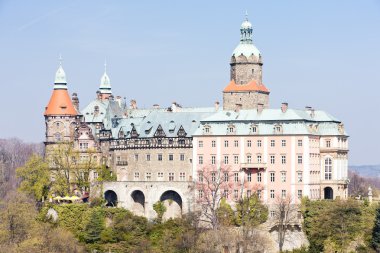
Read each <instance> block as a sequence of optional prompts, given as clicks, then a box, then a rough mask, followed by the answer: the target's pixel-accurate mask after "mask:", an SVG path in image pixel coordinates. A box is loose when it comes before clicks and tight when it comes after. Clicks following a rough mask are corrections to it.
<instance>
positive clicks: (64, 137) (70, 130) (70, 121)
mask: <svg viewBox="0 0 380 253" xmlns="http://www.w3.org/2000/svg"><path fill="white" fill-rule="evenodd" d="M44 116H45V124H46V139H45V146H46V149H48V148H49V147H50V146H52V145H54V144H57V143H60V142H69V141H72V140H73V138H74V130H75V127H76V124H77V121H78V120H79V112H78V111H77V109H76V108H75V107H74V105H73V103H72V101H71V99H70V96H69V93H68V92H67V82H66V74H65V71H64V70H63V68H62V63H61V59H60V64H59V68H58V70H57V72H56V74H55V81H54V89H53V93H52V95H51V97H50V101H49V103H48V105H47V106H46V108H45V112H44Z"/></svg>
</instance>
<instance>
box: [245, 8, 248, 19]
mask: <svg viewBox="0 0 380 253" xmlns="http://www.w3.org/2000/svg"><path fill="white" fill-rule="evenodd" d="M245 20H246V21H248V11H247V10H245Z"/></svg>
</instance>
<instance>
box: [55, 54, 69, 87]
mask: <svg viewBox="0 0 380 253" xmlns="http://www.w3.org/2000/svg"><path fill="white" fill-rule="evenodd" d="M58 60H59V67H58V70H57V72H56V73H55V79H54V89H65V90H66V89H67V86H66V84H67V81H66V74H65V71H64V70H63V68H62V55H61V54H59V58H58Z"/></svg>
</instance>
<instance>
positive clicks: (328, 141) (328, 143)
mask: <svg viewBox="0 0 380 253" xmlns="http://www.w3.org/2000/svg"><path fill="white" fill-rule="evenodd" d="M330 147H331V141H330V140H326V148H330Z"/></svg>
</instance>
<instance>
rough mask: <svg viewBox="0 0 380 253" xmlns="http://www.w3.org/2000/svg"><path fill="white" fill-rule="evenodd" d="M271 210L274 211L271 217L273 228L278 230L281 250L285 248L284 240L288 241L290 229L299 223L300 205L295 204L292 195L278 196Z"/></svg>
mask: <svg viewBox="0 0 380 253" xmlns="http://www.w3.org/2000/svg"><path fill="white" fill-rule="evenodd" d="M271 211H272V212H274V215H273V217H272V218H271V226H272V229H274V230H276V231H277V233H278V235H277V243H278V249H279V251H280V252H282V250H283V246H284V242H285V241H286V239H287V238H286V236H287V232H289V231H290V229H291V227H292V226H294V225H299V223H300V220H299V217H298V213H299V211H300V207H299V205H298V204H295V203H294V201H293V198H292V197H291V196H290V195H287V196H286V197H280V196H277V197H276V200H275V202H274V204H272V208H271Z"/></svg>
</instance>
